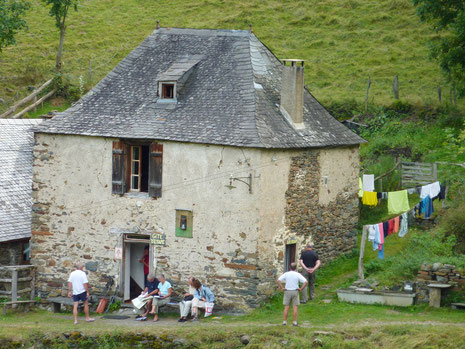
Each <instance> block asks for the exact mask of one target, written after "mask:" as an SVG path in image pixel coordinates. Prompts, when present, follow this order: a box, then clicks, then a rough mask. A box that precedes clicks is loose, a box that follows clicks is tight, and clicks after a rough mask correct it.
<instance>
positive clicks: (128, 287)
mask: <svg viewBox="0 0 465 349" xmlns="http://www.w3.org/2000/svg"><path fill="white" fill-rule="evenodd" d="M147 246H150V238H149V236H148V235H139V234H137V235H136V234H127V235H126V236H125V237H124V255H123V259H124V270H123V273H124V276H123V280H124V282H123V283H124V285H123V289H124V295H123V297H124V300H129V299H133V298H135V297H137V296H138V295H139V294H140V293H141V291H142V290H143V289H144V288H145V280H144V264H143V263H141V262H140V259H141V258H142V257H143V256H144V249H145V248H146V247H147ZM149 251H150V248H149ZM150 255H151V253H150ZM149 261H150V257H149ZM149 263H150V262H149ZM150 269H151V270H152V268H150Z"/></svg>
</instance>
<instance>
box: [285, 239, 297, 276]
mask: <svg viewBox="0 0 465 349" xmlns="http://www.w3.org/2000/svg"><path fill="white" fill-rule="evenodd" d="M295 250H296V244H290V245H286V251H285V254H284V272H286V271H289V267H290V266H291V263H292V262H295Z"/></svg>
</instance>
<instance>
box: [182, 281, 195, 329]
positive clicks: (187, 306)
mask: <svg viewBox="0 0 465 349" xmlns="http://www.w3.org/2000/svg"><path fill="white" fill-rule="evenodd" d="M194 280H195V278H193V277H190V278H189V292H186V293H184V298H183V300H182V301H181V302H179V311H180V313H181V317H180V318H179V320H178V322H186V321H187V316H188V315H189V312H190V310H191V306H192V299H194V292H195V288H194Z"/></svg>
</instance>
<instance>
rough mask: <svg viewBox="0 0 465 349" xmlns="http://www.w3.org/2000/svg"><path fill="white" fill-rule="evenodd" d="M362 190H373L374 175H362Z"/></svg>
mask: <svg viewBox="0 0 465 349" xmlns="http://www.w3.org/2000/svg"><path fill="white" fill-rule="evenodd" d="M363 191H375V175H372V174H369V175H365V174H364V175H363Z"/></svg>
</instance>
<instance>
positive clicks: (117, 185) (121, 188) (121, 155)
mask: <svg viewBox="0 0 465 349" xmlns="http://www.w3.org/2000/svg"><path fill="white" fill-rule="evenodd" d="M124 165H125V152H124V143H123V142H122V141H115V142H113V173H112V177H111V189H112V193H113V194H124V193H125V191H126V185H125V180H124V179H125V178H124V177H125V176H124V173H125V172H124V167H125V166H124Z"/></svg>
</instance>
